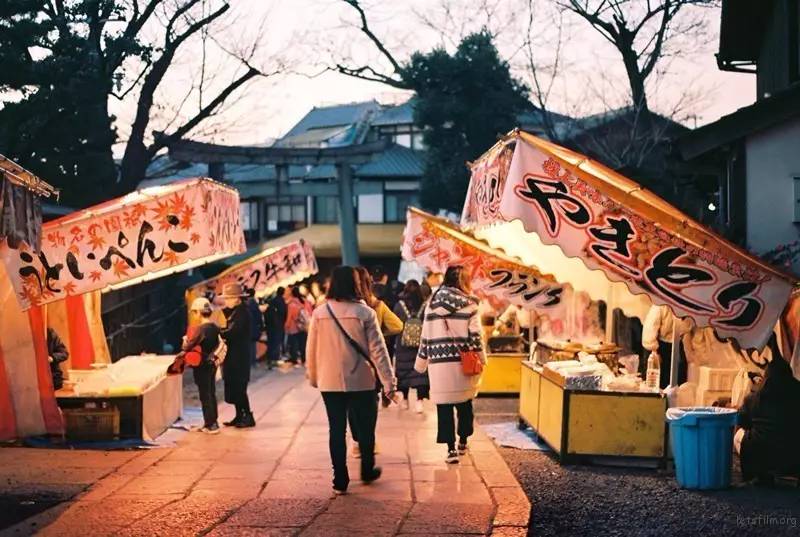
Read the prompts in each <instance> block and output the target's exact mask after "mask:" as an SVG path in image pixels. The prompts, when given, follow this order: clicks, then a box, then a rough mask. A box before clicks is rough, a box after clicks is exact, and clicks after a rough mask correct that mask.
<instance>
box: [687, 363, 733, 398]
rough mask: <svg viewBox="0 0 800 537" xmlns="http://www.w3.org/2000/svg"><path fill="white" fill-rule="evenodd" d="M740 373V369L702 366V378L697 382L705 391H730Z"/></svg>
mask: <svg viewBox="0 0 800 537" xmlns="http://www.w3.org/2000/svg"><path fill="white" fill-rule="evenodd" d="M738 373H739V370H738V369H723V368H720V367H708V366H706V365H704V366H700V379H699V381H698V383H697V384H698V385H699V386H700V388H701V389H702V390H705V391H712V392H724V391H727V392H730V391H731V388H733V381H734V379H736V375H737V374H738Z"/></svg>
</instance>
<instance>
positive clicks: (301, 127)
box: [284, 101, 380, 138]
mask: <svg viewBox="0 0 800 537" xmlns="http://www.w3.org/2000/svg"><path fill="white" fill-rule="evenodd" d="M377 110H380V105H379V104H378V103H377V102H376V101H366V102H360V103H350V104H340V105H335V106H322V107H319V108H317V107H314V108H312V109H311V111H310V112H309V113H307V114H306V115H305V116H304V117H303V119H301V120H300V121H298V122H297V124H296V125H295V126H294V127H292V129H291V130H290V131H289V132H287V133H286V136H284V138H289V137H293V136H296V135H298V134H301V133H304V132H306V131H309V130H312V129H321V128H326V127H342V126H345V125H351V124H353V123H356V122H358V121H360V120H362V119H363V118H364V116H365V115H366V114H368V113H370V112H374V111H377Z"/></svg>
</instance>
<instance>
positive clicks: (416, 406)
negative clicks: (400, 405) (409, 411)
mask: <svg viewBox="0 0 800 537" xmlns="http://www.w3.org/2000/svg"><path fill="white" fill-rule="evenodd" d="M414 412H416V413H417V414H422V413H423V412H425V407H424V406H422V400H421V399H417V402H416V403H414Z"/></svg>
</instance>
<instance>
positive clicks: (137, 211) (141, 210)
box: [131, 203, 147, 223]
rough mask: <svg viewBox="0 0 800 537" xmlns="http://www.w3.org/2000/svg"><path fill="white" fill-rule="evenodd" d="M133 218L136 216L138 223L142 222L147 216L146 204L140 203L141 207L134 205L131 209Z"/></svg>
mask: <svg viewBox="0 0 800 537" xmlns="http://www.w3.org/2000/svg"><path fill="white" fill-rule="evenodd" d="M131 216H135V217H136V218H137V223H138V222H139V221H141V219H142V218H144V217H145V216H147V207H146V206H145V204H144V203H140V204H139V205H134V206H133V208H132V209H131Z"/></svg>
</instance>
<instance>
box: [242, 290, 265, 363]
mask: <svg viewBox="0 0 800 537" xmlns="http://www.w3.org/2000/svg"><path fill="white" fill-rule="evenodd" d="M245 300H246V304H247V311H248V312H249V313H250V338H251V341H252V344H251V345H250V365H256V363H258V356H257V354H256V343H258V340H259V339H260V338H261V332H262V331H263V330H264V324H263V323H264V320H263V316H262V314H261V310H260V309H258V302H256V299H255V293H254V292H252V291H249V292H248V293H247V298H246V299H245Z"/></svg>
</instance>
